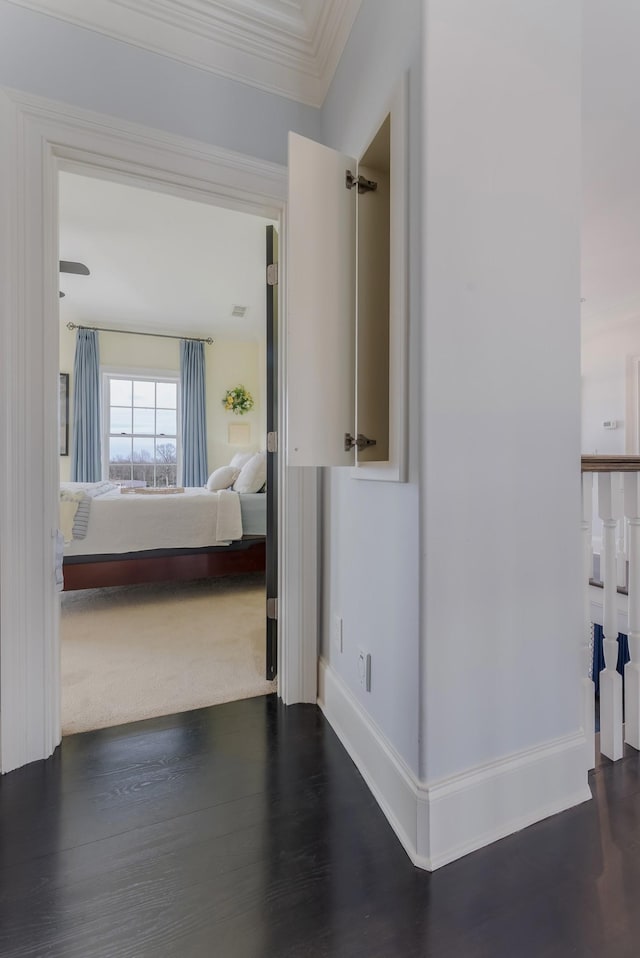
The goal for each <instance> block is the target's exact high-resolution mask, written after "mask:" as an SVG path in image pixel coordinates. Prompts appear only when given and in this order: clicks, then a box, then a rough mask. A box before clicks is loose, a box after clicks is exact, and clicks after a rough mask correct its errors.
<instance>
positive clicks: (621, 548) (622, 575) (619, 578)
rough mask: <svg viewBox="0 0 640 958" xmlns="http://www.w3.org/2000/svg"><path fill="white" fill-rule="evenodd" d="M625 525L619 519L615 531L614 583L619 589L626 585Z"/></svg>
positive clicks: (622, 520) (624, 522) (623, 520)
mask: <svg viewBox="0 0 640 958" xmlns="http://www.w3.org/2000/svg"><path fill="white" fill-rule="evenodd" d="M623 488H624V487H623ZM626 525H627V523H626V520H625V519H624V518H622V519H619V520H618V528H617V530H616V582H617V585H618V587H619V588H621V589H624V588H626V585H627V548H626V541H625V539H626V536H625V532H626Z"/></svg>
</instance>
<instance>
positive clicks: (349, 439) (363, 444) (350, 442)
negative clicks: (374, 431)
mask: <svg viewBox="0 0 640 958" xmlns="http://www.w3.org/2000/svg"><path fill="white" fill-rule="evenodd" d="M375 444H376V441H375V439H368V438H367V437H366V436H363V435H362V433H361V432H359V433H358V438H357V439H354V438H353V436H352V435H351V433H350V432H345V434H344V451H345V452H350V451H351V450H352V449H353V447H354V446H356V447H357V448H358V449H366V448H367V447H368V446H375Z"/></svg>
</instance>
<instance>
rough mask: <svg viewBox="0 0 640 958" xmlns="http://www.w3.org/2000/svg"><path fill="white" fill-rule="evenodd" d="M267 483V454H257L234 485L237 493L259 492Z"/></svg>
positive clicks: (244, 467) (243, 469)
mask: <svg viewBox="0 0 640 958" xmlns="http://www.w3.org/2000/svg"><path fill="white" fill-rule="evenodd" d="M266 481H267V454H266V452H257V453H256V454H255V455H254V456H252V457H251V459H250V460H249V462H247V463H246V464H245V465H244V466H243V467H242V469H241V470H240V475H239V476H238V478H237V479H236V481H235V482H234V484H233V488H234V491H235V492H259V491H260V489H262V487H263V486H264V484H265V482H266Z"/></svg>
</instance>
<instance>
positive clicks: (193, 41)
mask: <svg viewBox="0 0 640 958" xmlns="http://www.w3.org/2000/svg"><path fill="white" fill-rule="evenodd" d="M9 2H10V3H14V4H16V5H17V6H21V7H26V8H28V9H30V10H34V11H36V12H38V13H42V14H46V15H47V16H51V17H55V18H56V19H59V20H64V21H66V22H68V23H72V24H74V25H76V26H80V27H84V28H85V29H88V30H94V31H96V32H98V33H102V34H104V35H105V36H108V37H111V39H114V40H119V41H121V42H124V43H129V44H132V45H133V46H137V47H141V48H143V49H145V50H149V51H151V52H153V53H158V54H161V55H162V56H166V57H170V58H172V59H174V60H179V61H181V62H182V63H187V64H189V65H190V66H194V67H197V68H198V69H201V70H206V71H207V72H209V73H214V74H216V75H218V76H222V77H225V78H226V79H232V80H237V81H240V82H241V83H246V84H248V85H250V86H253V87H257V88H258V89H260V90H263V91H265V92H267V93H275V94H277V95H279V96H283V97H286V98H288V99H292V100H296V101H298V102H300V103H304V104H306V105H307V106H312V107H321V106H322V104H323V102H324V98H325V96H326V94H327V91H328V89H329V85H330V84H331V80H332V79H333V74H334V72H335V69H336V67H337V65H338V62H339V60H340V57H341V55H342V52H343V50H344V46H345V44H346V42H347V38H348V36H349V33H350V32H351V28H352V26H353V23H354V20H355V18H356V16H357V13H358V10H359V8H360V4H361V2H362V0H235V2H233V3H231V2H230V0H93V2H92V3H91V4H88V3H87V2H86V0H9Z"/></svg>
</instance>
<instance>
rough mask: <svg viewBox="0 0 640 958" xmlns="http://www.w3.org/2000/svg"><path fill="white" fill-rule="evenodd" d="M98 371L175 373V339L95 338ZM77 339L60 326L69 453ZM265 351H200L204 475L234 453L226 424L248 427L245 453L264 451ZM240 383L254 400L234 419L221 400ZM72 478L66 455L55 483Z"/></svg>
mask: <svg viewBox="0 0 640 958" xmlns="http://www.w3.org/2000/svg"><path fill="white" fill-rule="evenodd" d="M99 335H100V365H101V366H115V367H116V368H118V369H149V370H162V371H167V372H168V371H172V372H175V373H176V374H179V371H180V344H179V342H178V340H177V339H150V338H149V337H146V336H144V337H143V336H128V335H125V334H122V333H100V334H99ZM75 344H76V333H75V331H74V330H68V329H67V328H66V326H65V325H64V324H61V326H60V372H65V373H66V372H68V373H69V452H71V437H72V435H73V360H74V355H75ZM263 355H264V349H263V348H262V347H261V345H260V344H259V343H255V342H240V341H234V340H225V339H218V340H216V342H215V343H214V344H213V345H212V346H205V362H206V410H207V458H208V462H209V470H210V472H213V470H214V469H216V468H217V467H218V466H224V465H226V464H227V463H228V462H229V461H230V459H231V457H232V456H233V454H234V453H236V452H238V451H242V450H239V449H238V447H236V446H231V445H229V443H228V430H227V427H228V424H229V423H230V422H243V423H249V424H250V426H251V442H250V445H249V446H247V447H246V448H247V449H249V448H250V449H259V448H260V449H264V447H265V441H266V439H265V437H266V410H265V405H264V397H263V391H262V388H261V384H262V376H261V371H260V360H261V356H263ZM239 383H242V384H243V385H244V386H245V387H246V388H247V389H248V390H249V392H250V393H251V395H252V396H253V398H254V400H255V406H254V407H253V409H252V410H251V412H250V413H246V414H245V415H244V416H236V415H235V414H233V413H229V412H226V411H225V409H224V407H223V405H222V398H223V396H224V394H225V392H226V391H227V389H229V388H232V387H233V386H237V385H238V384H239ZM70 477H71V455H69V456H61V457H60V479H61V480H62V481H63V482H65V481H68V480H69V479H70Z"/></svg>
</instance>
